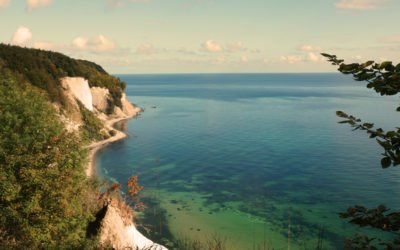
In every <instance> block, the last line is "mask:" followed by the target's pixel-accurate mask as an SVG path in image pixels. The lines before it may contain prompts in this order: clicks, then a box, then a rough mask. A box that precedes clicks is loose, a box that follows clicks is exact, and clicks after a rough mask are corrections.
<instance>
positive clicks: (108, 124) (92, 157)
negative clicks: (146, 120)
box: [85, 111, 142, 177]
mask: <svg viewBox="0 0 400 250" xmlns="http://www.w3.org/2000/svg"><path fill="white" fill-rule="evenodd" d="M140 112H142V111H138V112H136V113H134V114H132V115H131V116H127V117H118V118H112V119H110V120H105V122H104V127H105V128H107V129H108V130H113V131H115V135H113V136H111V137H110V138H107V139H105V140H101V141H95V142H92V143H90V144H89V145H87V146H86V148H87V149H88V150H89V154H88V162H87V165H86V168H85V173H86V177H92V176H94V175H95V174H96V154H97V153H98V151H99V150H100V149H102V148H104V147H105V146H107V145H108V144H110V143H113V142H116V141H119V140H122V139H125V138H127V137H128V134H126V133H124V132H122V131H121V130H118V129H116V128H114V127H113V126H114V125H115V124H116V123H117V122H120V121H124V120H129V119H132V118H134V117H136V116H138V115H139V113H140Z"/></svg>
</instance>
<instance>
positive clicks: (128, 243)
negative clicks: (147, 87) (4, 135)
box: [61, 77, 167, 250]
mask: <svg viewBox="0 0 400 250" xmlns="http://www.w3.org/2000/svg"><path fill="white" fill-rule="evenodd" d="M61 83H62V87H63V89H64V95H65V96H66V98H67V99H68V103H69V105H70V106H71V109H72V110H73V112H71V114H70V115H69V117H67V116H61V119H62V121H63V122H64V124H65V126H66V128H67V129H68V130H78V129H79V126H81V125H82V121H81V118H80V116H79V115H78V114H79V106H78V103H77V101H79V102H81V103H82V104H83V106H84V107H85V108H87V109H88V110H90V111H92V112H93V113H94V114H95V115H96V116H97V117H98V118H99V119H100V120H102V121H103V122H104V124H105V125H106V124H107V122H109V121H110V120H113V119H114V120H115V119H124V118H130V117H133V116H134V115H136V114H138V113H140V112H141V111H142V110H141V109H140V108H139V107H136V106H135V105H133V104H132V103H130V102H129V101H128V100H127V98H126V95H125V94H123V96H122V98H121V103H122V108H120V107H114V112H113V113H112V114H108V115H107V114H106V112H107V110H108V105H109V101H110V100H111V96H110V93H109V90H108V89H106V88H100V87H92V88H90V87H89V83H88V81H87V80H86V79H84V78H82V77H65V78H62V79H61ZM105 129H108V130H112V128H111V127H110V128H108V127H107V126H105ZM119 133H120V134H121V133H122V132H119ZM122 134H123V133H122ZM117 136H118V132H117ZM117 136H116V137H117ZM121 138H123V137H121ZM111 139H112V138H111ZM109 140H110V139H109ZM106 209H107V210H106V214H105V216H104V218H103V219H102V221H101V223H100V228H99V238H100V243H101V244H103V245H108V244H109V245H111V246H112V247H113V248H114V249H117V250H118V249H148V250H167V248H165V247H164V246H161V245H158V244H155V243H154V242H152V241H151V240H149V239H147V238H146V237H145V236H143V235H142V234H141V233H140V232H139V231H138V230H137V229H136V227H135V225H134V223H133V221H132V219H130V220H127V219H126V218H124V216H123V213H122V212H121V211H120V209H119V208H118V206H115V205H113V204H108V205H107V207H106Z"/></svg>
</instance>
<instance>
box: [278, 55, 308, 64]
mask: <svg viewBox="0 0 400 250" xmlns="http://www.w3.org/2000/svg"><path fill="white" fill-rule="evenodd" d="M280 61H281V62H283V63H289V64H294V63H298V62H302V61H304V58H303V57H302V56H299V55H288V56H281V58H280Z"/></svg>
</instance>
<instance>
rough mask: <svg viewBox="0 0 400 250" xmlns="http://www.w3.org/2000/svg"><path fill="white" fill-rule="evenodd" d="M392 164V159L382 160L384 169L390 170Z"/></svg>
mask: <svg viewBox="0 0 400 250" xmlns="http://www.w3.org/2000/svg"><path fill="white" fill-rule="evenodd" d="M391 164H392V160H391V159H390V157H384V158H382V160H381V166H382V168H388V167H390V165H391Z"/></svg>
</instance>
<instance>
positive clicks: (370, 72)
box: [322, 53, 400, 249]
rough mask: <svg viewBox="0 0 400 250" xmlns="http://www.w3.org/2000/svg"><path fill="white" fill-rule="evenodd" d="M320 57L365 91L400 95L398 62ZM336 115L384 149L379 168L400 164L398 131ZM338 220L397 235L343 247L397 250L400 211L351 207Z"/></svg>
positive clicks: (360, 237) (357, 240) (361, 239)
mask: <svg viewBox="0 0 400 250" xmlns="http://www.w3.org/2000/svg"><path fill="white" fill-rule="evenodd" d="M322 56H324V57H326V58H327V59H328V61H329V62H331V63H332V65H335V66H339V68H338V70H339V71H340V72H341V73H343V74H350V75H353V77H354V80H356V81H366V82H368V84H367V88H370V89H373V90H375V91H376V92H377V93H379V94H380V95H382V96H390V95H396V94H398V93H399V92H400V63H399V64H397V65H393V63H392V62H389V61H386V62H382V63H376V62H374V61H367V62H365V63H351V64H345V63H344V60H342V59H338V58H337V57H336V56H335V55H329V54H325V53H322ZM397 111H400V107H398V108H397ZM336 114H337V115H338V116H339V117H340V118H342V120H341V121H340V122H339V123H342V124H343V123H345V124H349V125H350V126H351V127H353V128H354V130H363V131H366V132H367V134H368V135H369V137H370V138H375V139H376V141H377V143H378V144H379V145H380V146H381V147H382V148H383V150H384V152H383V153H382V156H383V157H382V159H381V166H382V168H388V167H390V166H398V165H399V164H400V128H396V129H395V130H392V131H386V132H385V131H384V130H383V129H381V128H374V124H373V123H368V122H362V120H361V119H358V118H356V117H354V116H352V115H348V114H346V113H345V112H343V111H337V112H336ZM340 217H341V218H345V219H350V223H353V224H355V225H358V226H360V227H372V228H376V229H380V230H382V231H385V232H390V233H394V234H395V235H396V238H395V239H394V240H392V241H384V240H381V239H377V238H370V237H368V236H365V235H357V236H356V237H354V238H352V239H349V241H348V242H347V246H346V247H348V248H352V249H377V247H378V246H380V247H382V248H384V249H400V212H391V211H390V210H389V209H388V208H386V207H385V206H383V205H380V206H378V207H377V208H373V209H368V208H366V207H363V206H354V207H350V208H348V209H347V211H346V212H343V213H340Z"/></svg>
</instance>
